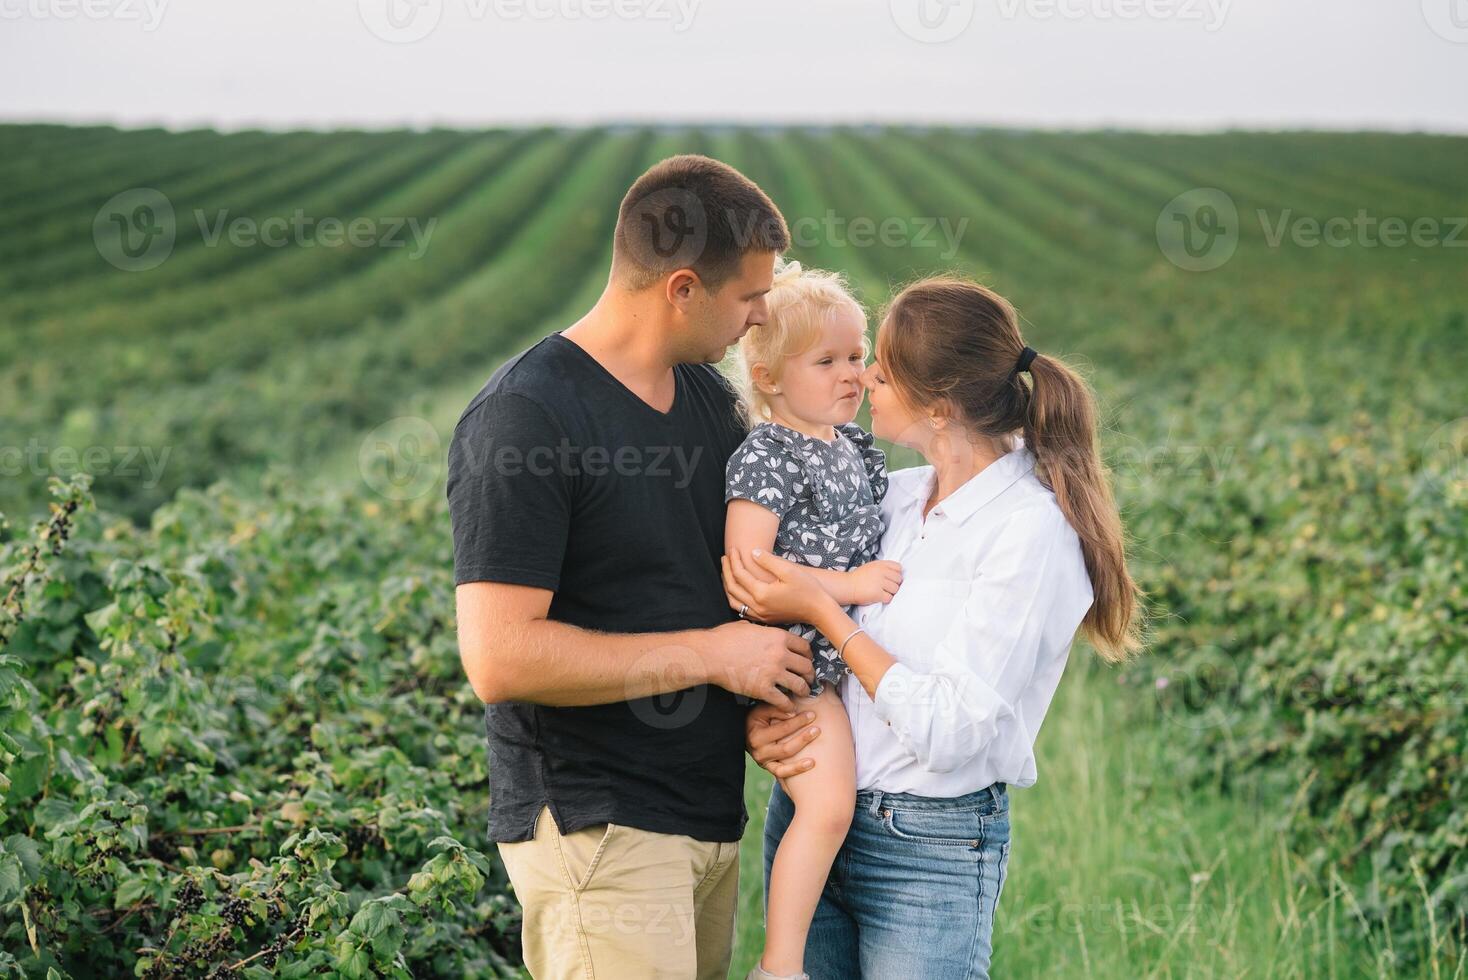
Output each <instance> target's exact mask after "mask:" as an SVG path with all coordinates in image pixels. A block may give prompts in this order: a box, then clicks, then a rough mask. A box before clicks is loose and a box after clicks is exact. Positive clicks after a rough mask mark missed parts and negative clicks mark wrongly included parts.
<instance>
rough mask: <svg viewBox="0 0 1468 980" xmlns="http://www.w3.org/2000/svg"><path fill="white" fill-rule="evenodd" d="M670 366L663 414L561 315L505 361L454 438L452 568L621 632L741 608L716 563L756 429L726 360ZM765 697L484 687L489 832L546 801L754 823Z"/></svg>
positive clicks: (579, 814) (701, 623)
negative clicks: (750, 750) (731, 494)
mask: <svg viewBox="0 0 1468 980" xmlns="http://www.w3.org/2000/svg"><path fill="white" fill-rule="evenodd" d="M673 370H674V374H675V378H676V384H677V394H676V396H675V398H674V400H673V406H672V408H671V409H670V410H669V411H668V412H667V413H666V414H664V413H662V412H659V411H658V410H657V409H655V408H653V407H652V406H651V405H648V404H647V403H646V402H644V401H643V400H642V399H641V398H639V397H638V396H637V395H636V394H635V393H634V392H633V391H632V390H631V389H629V388H627V387H626V386H625V385H623V384H622V382H620V381H618V380H617V379H616V377H615V376H613V375H612V374H611V372H609V371H608V370H607V369H606V368H604V367H603V366H602V365H601V364H600V363H599V362H598V361H597V360H596V359H595V358H593V357H592V356H591V355H590V354H589V353H588V352H587V351H585V350H584V349H583V348H582V347H580V346H579V345H578V344H576V343H575V342H574V341H572V340H569V339H567V338H566V337H563V336H561V334H560V333H559V332H557V333H553V334H551V335H550V336H548V337H545V338H543V339H542V340H540V341H539V342H538V343H536V344H535V345H534V346H532V347H530V348H529V349H527V350H525V351H522V352H521V353H520V354H517V355H516V356H515V357H513V358H512V359H511V360H509V361H508V362H507V363H505V364H504V365H503V366H502V367H500V368H499V369H498V370H497V371H495V373H494V374H493V375H492V376H491V377H490V379H489V380H488V381H487V382H486V383H485V385H484V387H483V388H482V389H480V391H479V393H478V394H477V395H475V396H474V398H473V400H472V401H470V403H469V406H468V407H467V408H466V409H464V413H463V415H462V416H460V418H459V421H458V424H457V425H456V427H455V429H454V436H453V440H452V442H451V443H450V445H449V455H448V488H447V492H448V499H449V511H450V514H451V517H452V521H453V538H454V582H455V584H456V585H457V584H462V583H464V582H475V581H489V582H511V583H517V584H521V585H531V586H536V587H539V588H544V589H550V590H552V591H554V593H555V595H554V597H553V598H552V600H551V604H550V612H549V614H548V615H549V618H550V619H553V620H557V621H559V622H564V623H569V624H571V625H573V626H579V627H583V628H586V629H593V630H599V631H604V632H611V633H644V632H667V631H672V630H686V629H704V628H708V627H713V626H718V625H720V624H722V623H727V622H729V621H730V620H731V619H733V618H734V614H733V612H732V611H731V610H730V609H729V606H728V603H727V601H726V600H725V597H724V587H723V582H722V579H721V577H720V571H719V557H720V556H721V555H722V554H723V552H724V473H725V466H726V464H727V462H728V459H729V456H730V455H731V454H732V453H733V452H734V450H735V449H736V448H737V447H738V446H739V444H740V442H742V441H743V439H744V436H745V434H746V433H745V429H744V425H743V423H742V422H741V421H740V419H739V416H738V413H737V410H736V397H735V394H734V391H733V389H732V388H731V387H730V386H729V384H728V382H727V381H726V380H725V379H724V378H723V376H722V375H720V374H719V372H718V371H717V370H716V369H715V368H713V367H712V366H710V365H707V364H679V365H677V366H675V367H674V369H673ZM690 656H691V654H690ZM639 669H643V670H646V669H658V667H657V664H656V663H655V662H653V661H650V662H649V663H648V664H643V665H636V664H629V665H628V670H629V676H630V672H632V671H636V670H639ZM663 669H666V668H663ZM752 703H753V702H752V701H751V700H750V699H747V698H744V697H742V696H736V695H734V694H733V693H731V692H729V691H728V690H725V689H724V688H721V687H717V686H714V685H712V684H701V685H698V686H695V687H690V688H685V689H684V690H682V691H678V692H674V693H670V694H664V695H659V696H655V697H643V698H636V699H633V700H630V701H617V702H613V703H610V704H595V705H581V706H574V707H551V706H546V705H539V704H531V703H529V702H523V701H507V702H501V703H498V704H488V705H485V712H484V721H485V729H486V733H487V735H488V739H489V791H490V807H489V836H490V838H491V839H492V840H494V841H497V842H501V843H503V842H509V841H521V840H529V839H531V838H532V837H533V836H534V833H535V820H536V817H537V816H538V814H539V813H540V808H541V806H542V805H545V804H549V805H550V808H551V812H552V815H553V816H554V817H555V820H556V825H557V826H558V827H559V828H560V829H561V832H562V833H570V832H572V831H575V830H578V829H580V828H582V827H586V826H590V825H592V824H597V823H604V822H611V823H617V824H622V825H625V826H629V827H640V828H643V829H645V830H652V831H656V832H659V833H669V834H686V835H687V836H689V837H693V838H695V839H697V840H702V841H737V840H739V839H740V837H741V836H742V835H743V832H744V824H745V821H746V820H747V814H746V812H745V809H744V716H745V712H746V711H747V709H748V706H749V705H750V704H752Z"/></svg>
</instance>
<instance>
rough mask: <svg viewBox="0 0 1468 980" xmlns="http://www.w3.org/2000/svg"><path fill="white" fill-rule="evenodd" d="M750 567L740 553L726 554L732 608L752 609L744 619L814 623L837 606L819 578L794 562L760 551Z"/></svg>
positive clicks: (754, 554)
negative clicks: (831, 607) (822, 586)
mask: <svg viewBox="0 0 1468 980" xmlns="http://www.w3.org/2000/svg"><path fill="white" fill-rule="evenodd" d="M751 558H752V560H753V564H752V565H747V564H745V562H744V559H743V558H742V557H741V555H740V554H739V552H738V551H735V552H734V553H733V554H728V555H724V556H723V557H722V558H720V559H719V564H720V565H721V566H722V568H723V573H724V592H725V593H726V594H727V595H728V597H729V608H730V609H735V610H737V609H738V608H739V607H740V606H741V605H744V606H748V607H749V608H748V609H746V610H745V613H744V618H745V619H753V620H755V621H756V622H760V623H812V622H814V621H815V620H816V618H817V617H818V616H819V615H820V613H821V612H823V611H825V610H826V608H827V607H828V606H832V605H835V604H836V600H835V599H832V598H831V597H830V596H829V595H828V594H827V593H826V590H825V589H823V588H821V584H820V583H819V582H817V581H816V579H815V576H814V575H812V574H810V573H809V572H807V571H805V569H804V568H803V567H802V566H800V565H798V564H796V563H795V562H793V561H786V560H785V559H783V558H778V557H776V556H775V555H772V554H770V553H769V552H768V551H763V550H761V549H758V548H756V549H755V550H754V551H753V552H752V553H751Z"/></svg>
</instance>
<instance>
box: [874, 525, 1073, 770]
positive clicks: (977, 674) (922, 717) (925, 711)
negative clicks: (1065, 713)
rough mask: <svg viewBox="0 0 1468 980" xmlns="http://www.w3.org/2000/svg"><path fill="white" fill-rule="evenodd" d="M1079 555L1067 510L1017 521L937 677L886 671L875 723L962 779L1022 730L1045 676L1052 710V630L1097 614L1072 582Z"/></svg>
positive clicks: (942, 653) (956, 628) (938, 651)
mask: <svg viewBox="0 0 1468 980" xmlns="http://www.w3.org/2000/svg"><path fill="white" fill-rule="evenodd" d="M1076 548H1077V545H1076V541H1075V537H1074V532H1073V531H1071V529H1070V526H1069V525H1068V524H1067V523H1066V522H1065V519H1064V517H1063V515H1061V514H1060V512H1059V511H1058V510H1052V509H1040V508H1037V509H1035V510H1033V511H1025V512H1022V513H1019V514H1016V515H1014V516H1013V517H1012V518H1010V520H1009V521H1008V522H1007V524H1006V525H1005V527H1004V528H1003V529H1002V530H1001V531H1000V532H999V534H998V536H997V538H996V540H995V541H994V543H993V545H992V546H991V547H988V548H986V549H985V551H984V554H983V557H982V558H981V559H980V562H979V567H978V568H977V569H976V572H975V575H974V579H973V583H972V586H971V588H970V589H969V591H968V595H967V597H966V598H963V599H962V600H961V602H962V605H961V608H959V609H958V611H957V614H956V615H954V616H953V622H952V625H951V626H949V628H948V630H947V631H946V633H945V634H944V636H943V638H942V640H941V641H939V643H938V645H937V647H936V648H935V649H934V650H933V656H932V663H931V669H929V670H927V671H915V670H913V669H912V668H910V667H908V666H906V665H905V664H902V663H895V664H893V665H892V666H891V667H889V668H888V669H887V672H886V674H884V675H883V677H882V680H881V682H880V683H879V684H878V685H877V690H876V695H875V697H874V698H873V703H874V706H875V712H876V715H877V716H878V717H879V718H881V719H882V720H883V721H885V722H887V723H888V724H889V725H890V726H891V728H892V732H893V735H894V736H895V737H896V739H897V740H898V742H899V743H900V744H901V745H902V747H903V748H904V749H906V750H907V751H908V752H909V753H910V754H911V755H912V756H913V757H914V758H915V759H916V760H917V761H918V762H919V763H920V764H921V765H922V766H923V767H924V768H926V769H928V770H929V771H931V772H949V771H951V770H953V769H956V768H958V767H959V766H962V765H963V764H964V763H966V762H968V761H969V760H971V759H973V758H974V757H975V756H977V755H978V754H979V753H981V752H983V751H984V750H985V749H986V748H987V747H988V746H989V745H990V744H991V743H993V741H994V740H995V738H996V736H997V735H998V733H999V732H1000V729H1001V727H1006V728H1007V727H1009V725H1007V724H1006V722H1009V723H1016V722H1017V723H1020V724H1023V723H1024V722H1025V720H1026V719H1024V718H1023V717H1022V716H1021V709H1020V708H1019V704H1020V701H1021V696H1022V695H1025V693H1026V691H1027V690H1029V689H1030V688H1031V685H1032V682H1035V681H1036V680H1037V676H1038V677H1039V678H1043V679H1044V681H1045V682H1046V683H1047V684H1049V685H1050V686H1051V690H1050V691H1048V692H1045V700H1046V702H1047V703H1048V700H1049V697H1050V696H1051V695H1053V693H1054V684H1055V682H1056V680H1057V679H1058V674H1059V671H1056V670H1053V669H1046V670H1044V671H1041V672H1039V674H1038V675H1037V667H1038V665H1039V660H1040V658H1041V655H1042V649H1043V647H1044V641H1045V632H1046V628H1047V624H1049V623H1051V622H1052V620H1053V621H1054V623H1055V624H1057V625H1059V624H1060V623H1062V622H1069V623H1071V624H1073V625H1074V624H1079V622H1080V618H1081V616H1082V615H1084V611H1085V609H1086V608H1087V607H1089V605H1090V590H1089V585H1088V584H1087V585H1086V586H1085V587H1084V592H1085V596H1084V600H1085V601H1084V603H1083V604H1082V603H1080V602H1079V598H1080V597H1079V595H1078V594H1077V589H1076V588H1075V587H1073V586H1072V584H1071V583H1070V581H1069V580H1068V578H1069V577H1070V576H1071V574H1072V572H1071V570H1070V569H1069V567H1068V566H1069V564H1070V562H1068V561H1066V558H1067V550H1069V551H1074V550H1076ZM1077 607H1078V608H1077ZM947 612H948V611H947V610H936V609H935V610H934V613H935V614H939V613H947ZM1062 656H1063V653H1062ZM1035 727H1038V726H1035ZM1031 737H1032V736H1031Z"/></svg>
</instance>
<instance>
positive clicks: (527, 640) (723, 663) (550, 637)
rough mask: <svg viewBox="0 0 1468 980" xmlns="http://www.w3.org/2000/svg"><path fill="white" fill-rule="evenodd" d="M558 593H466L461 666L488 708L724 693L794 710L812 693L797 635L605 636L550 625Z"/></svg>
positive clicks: (729, 630)
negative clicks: (713, 688)
mask: <svg viewBox="0 0 1468 980" xmlns="http://www.w3.org/2000/svg"><path fill="white" fill-rule="evenodd" d="M552 595H553V593H552V592H551V591H550V590H549V589H540V588H534V587H531V586H525V585H509V584H504V583H499V582H465V583H463V584H462V585H460V586H458V591H457V607H458V629H459V659H460V661H461V662H462V663H463V665H464V673H465V674H466V675H468V678H469V683H470V685H471V686H472V687H473V688H474V693H475V694H477V695H478V696H479V698H480V700H482V701H485V702H488V703H495V702H499V701H530V702H534V703H536V704H545V705H582V704H607V703H609V702H614V701H627V700H632V699H634V698H640V697H647V696H649V695H653V694H664V693H668V692H671V691H679V690H682V689H684V688H687V687H692V686H693V685H696V684H706V683H707V684H716V685H718V686H719V687H723V688H726V689H727V690H730V691H733V692H735V693H737V694H745V695H748V696H749V697H754V698H759V699H760V700H763V701H767V702H769V703H771V704H774V705H776V706H779V707H782V708H784V709H785V710H794V702H793V701H792V700H791V699H790V698H789V696H788V695H786V694H785V693H784V691H781V690H780V688H779V687H777V686H776V685H779V686H780V687H784V688H785V689H786V690H789V691H793V692H795V693H796V694H797V695H805V694H808V693H809V692H810V681H811V680H813V679H814V672H813V669H812V666H811V661H810V645H809V644H808V643H807V642H806V641H805V640H802V639H801V638H800V637H798V636H796V635H795V634H793V633H790V632H789V631H787V630H782V629H778V628H775V627H767V626H758V625H756V624H754V623H728V624H725V625H723V626H718V627H714V628H713V629H706V630H679V631H673V632H666V633H604V632H599V631H595V630H586V629H581V628H580V627H576V626H571V625H568V624H566V623H559V622H556V621H554V620H550V619H546V614H547V612H548V611H549V609H550V601H551V597H552Z"/></svg>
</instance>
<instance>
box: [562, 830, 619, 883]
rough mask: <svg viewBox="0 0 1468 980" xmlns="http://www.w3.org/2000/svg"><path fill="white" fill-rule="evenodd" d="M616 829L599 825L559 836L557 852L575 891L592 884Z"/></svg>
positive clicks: (568, 880)
mask: <svg viewBox="0 0 1468 980" xmlns="http://www.w3.org/2000/svg"><path fill="white" fill-rule="evenodd" d="M616 830H617V825H616V824H614V823H598V824H592V825H591V826H590V827H582V828H581V829H580V830H573V831H571V832H570V833H569V834H558V835H557V837H556V849H557V852H558V853H559V855H560V861H561V870H562V871H563V872H564V873H565V876H566V883H567V884H568V885H569V886H570V888H571V890H572V891H573V892H581V891H585V890H586V887H587V886H588V885H589V884H591V879H592V877H593V876H594V875H595V874H596V869H597V868H598V867H599V866H600V865H601V864H602V861H603V859H604V857H605V855H606V851H607V845H608V844H609V843H610V842H611V839H612V835H613V834H614V833H615V832H616Z"/></svg>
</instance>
